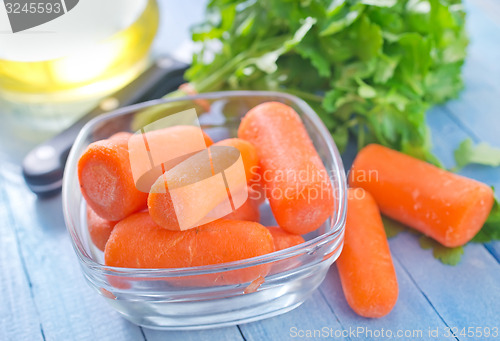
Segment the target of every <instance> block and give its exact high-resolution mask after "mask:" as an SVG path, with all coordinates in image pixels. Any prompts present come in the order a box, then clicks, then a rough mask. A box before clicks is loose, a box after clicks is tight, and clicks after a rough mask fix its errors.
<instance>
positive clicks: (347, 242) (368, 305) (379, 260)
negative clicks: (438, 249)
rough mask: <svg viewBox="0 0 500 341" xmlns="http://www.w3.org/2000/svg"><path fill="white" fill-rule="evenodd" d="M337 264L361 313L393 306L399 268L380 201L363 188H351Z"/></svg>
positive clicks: (381, 313)
mask: <svg viewBox="0 0 500 341" xmlns="http://www.w3.org/2000/svg"><path fill="white" fill-rule="evenodd" d="M359 191H361V193H359ZM337 268H338V271H339V275H340V280H341V282H342V289H343V291H344V295H345V297H346V300H347V303H348V304H349V306H350V307H351V308H352V309H353V310H354V311H355V312H356V313H357V314H358V315H361V316H364V317H382V316H385V315H387V314H388V313H389V312H390V311H391V310H392V308H393V307H394V305H395V304H396V301H397V299H398V291H399V289H398V281H397V278H396V272H395V270H394V265H393V263H392V257H391V252H390V250H389V244H388V242H387V238H386V235H385V231H384V226H383V223H382V218H381V217H380V212H379V210H378V207H377V204H376V203H375V200H374V199H373V197H372V196H371V195H370V193H368V192H366V191H364V190H362V189H356V190H354V189H349V192H348V205H347V221H346V226H345V235H344V248H343V250H342V253H341V254H340V256H339V258H338V260H337Z"/></svg>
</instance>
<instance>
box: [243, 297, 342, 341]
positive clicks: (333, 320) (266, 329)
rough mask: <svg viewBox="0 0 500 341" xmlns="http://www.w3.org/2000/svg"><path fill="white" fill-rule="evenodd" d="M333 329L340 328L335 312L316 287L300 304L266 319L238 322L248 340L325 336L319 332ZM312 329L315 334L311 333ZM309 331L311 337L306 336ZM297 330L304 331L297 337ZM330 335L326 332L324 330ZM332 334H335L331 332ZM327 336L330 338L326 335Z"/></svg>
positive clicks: (336, 338)
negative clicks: (282, 313)
mask: <svg viewBox="0 0 500 341" xmlns="http://www.w3.org/2000/svg"><path fill="white" fill-rule="evenodd" d="M324 328H326V330H327V331H326V332H327V333H332V332H333V333H335V331H342V330H343V328H342V326H341V324H340V323H339V322H338V319H337V316H336V315H335V314H334V312H333V311H332V310H331V309H330V308H329V306H328V304H327V302H326V301H325V298H324V297H323V296H322V295H321V293H320V292H319V290H316V291H315V292H314V293H313V295H312V296H311V298H309V299H308V300H307V301H306V302H304V304H302V305H301V306H300V307H298V308H296V309H294V310H292V311H291V312H288V313H286V314H284V315H280V316H276V317H273V318H270V319H267V320H263V321H257V322H252V323H248V324H244V325H241V326H240V329H241V331H242V333H243V336H244V337H245V340H248V341H253V340H256V341H259V340H273V341H279V340H290V339H294V338H297V339H299V338H303V339H307V340H317V339H325V336H324V335H323V336H321V333H322V332H323V333H324V332H325V329H324ZM315 330H316V334H314V333H315ZM308 331H311V333H312V334H311V335H312V337H306V336H307V334H305V333H307V332H308ZM301 333H304V334H303V335H305V336H302V337H300V335H301ZM327 335H330V334H327ZM333 336H335V334H333ZM330 338H333V337H331V336H330ZM344 339H345V338H343V337H341V336H340V337H335V340H344Z"/></svg>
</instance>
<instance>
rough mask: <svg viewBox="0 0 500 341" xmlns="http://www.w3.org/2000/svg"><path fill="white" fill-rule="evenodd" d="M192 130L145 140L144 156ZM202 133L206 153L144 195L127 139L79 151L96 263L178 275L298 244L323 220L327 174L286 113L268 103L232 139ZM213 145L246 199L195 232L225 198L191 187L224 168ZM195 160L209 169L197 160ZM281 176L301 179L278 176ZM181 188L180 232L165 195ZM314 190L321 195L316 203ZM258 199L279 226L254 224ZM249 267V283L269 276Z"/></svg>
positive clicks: (181, 163)
mask: <svg viewBox="0 0 500 341" xmlns="http://www.w3.org/2000/svg"><path fill="white" fill-rule="evenodd" d="M197 132H198V133H199V130H198V131H197V128H195V127H193V126H174V127H168V128H163V129H160V130H155V131H151V132H147V133H145V137H144V138H145V139H146V140H147V141H148V148H150V149H151V150H153V149H154V148H158V147H162V146H163V148H165V147H168V148H176V146H178V148H180V146H182V147H185V145H186V144H189V143H194V142H193V141H194V140H195V139H196V134H197ZM203 134H204V136H203V139H204V143H205V145H206V146H207V150H208V151H209V153H206V152H200V153H197V154H194V155H187V156H186V158H181V159H179V158H177V159H175V161H176V162H174V163H172V162H170V163H169V164H165V165H163V169H162V174H160V175H159V176H158V177H157V179H156V181H154V183H153V185H152V186H151V187H150V190H149V192H144V191H140V190H139V189H138V188H137V183H135V181H134V177H133V174H132V173H133V168H134V167H131V162H130V155H131V151H130V150H129V148H133V147H131V146H132V145H131V144H129V141H130V140H131V139H133V138H134V135H132V134H130V133H127V132H121V133H118V134H115V135H113V136H111V137H110V138H108V139H106V140H101V141H97V142H94V143H92V144H91V145H89V146H88V148H87V149H86V151H85V152H84V153H83V155H82V156H81V157H80V160H79V163H78V177H79V181H80V188H81V192H82V194H83V196H84V198H85V200H86V202H87V223H88V229H89V234H90V237H91V240H92V241H93V243H94V244H95V245H96V246H97V247H98V248H99V249H101V250H103V251H104V259H105V264H106V265H110V266H117V267H127V268H180V267H192V266H201V265H211V264H218V263H226V262H231V261H237V260H241V259H246V258H251V257H256V256H260V255H264V254H267V253H270V252H273V251H277V250H282V249H285V248H289V247H291V246H295V245H297V244H300V243H303V242H304V239H303V238H302V237H301V235H302V234H306V233H308V232H311V231H314V230H316V229H317V228H318V227H319V226H321V225H322V224H323V223H324V222H325V221H326V219H327V218H328V217H329V216H330V215H331V213H332V212H333V195H332V187H331V184H330V181H329V177H328V174H327V171H326V169H325V167H324V165H323V163H322V161H321V159H320V157H319V156H318V154H317V152H316V150H315V148H314V146H313V144H312V141H311V140H310V138H309V135H308V133H307V131H306V129H305V127H304V125H303V123H302V121H301V119H300V117H299V115H298V114H297V113H296V112H295V111H294V110H293V109H292V108H291V107H289V106H287V105H284V104H282V103H274V102H272V103H271V102H270V103H264V104H261V105H259V106H257V107H255V108H253V109H252V110H250V111H249V112H248V113H247V114H246V116H245V117H244V118H243V120H242V122H241V125H240V127H239V130H238V138H231V139H226V140H222V141H218V142H217V143H215V144H214V142H213V141H212V140H211V138H210V137H209V136H208V135H206V134H205V133H203ZM141 139H142V137H141ZM223 147H232V151H234V150H236V151H237V152H238V151H239V154H240V155H241V159H242V161H243V166H244V173H245V176H246V178H244V179H243V183H244V182H245V180H246V183H247V184H246V186H247V190H248V192H247V193H248V198H247V199H246V201H245V202H244V203H243V204H242V205H241V206H240V207H235V209H234V210H233V211H232V212H231V213H229V214H228V215H226V216H224V217H222V218H220V219H217V220H214V221H211V222H208V223H206V224H199V223H197V222H200V221H203V219H204V217H206V215H207V214H208V213H209V212H210V211H212V210H213V209H214V208H215V207H216V206H217V205H218V204H219V203H220V202H221V201H222V200H223V199H224V198H226V197H227V192H228V191H229V189H227V188H223V190H222V191H221V190H220V188H219V189H218V188H217V187H215V186H210V184H204V185H203V186H199V187H197V186H194V185H195V184H196V182H197V181H198V180H203V179H206V178H209V177H210V176H211V175H214V171H215V172H216V171H217V169H216V168H218V167H219V166H220V167H219V168H224V167H226V166H228V165H229V163H228V162H227V160H228V159H230V157H231V156H232V155H230V154H231V153H232V151H231V150H229V152H228V151H227V149H225V148H223ZM204 158H209V159H210V162H202V161H204ZM145 162H146V161H145ZM214 168H215V170H214ZM287 172H288V173H295V174H300V173H301V172H308V173H309V176H302V177H298V176H290V177H289V178H287V177H283V174H287ZM167 179H168V181H167ZM169 186H170V189H171V190H169ZM182 186H187V187H189V191H186V193H185V195H181V196H179V195H177V197H176V204H177V205H178V206H179V205H180V206H181V207H183V212H182V218H183V220H184V222H185V221H188V222H189V227H191V228H188V229H186V228H185V226H183V225H182V224H180V221H179V214H178V213H179V212H176V211H175V209H174V203H173V200H172V197H171V195H170V193H171V192H172V189H173V187H182ZM226 190H227V191H226ZM310 191H315V194H316V197H317V198H316V199H314V198H313V199H310V198H309V195H308V194H309V192H310ZM319 191H323V192H325V193H324V194H323V195H318V192H319ZM276 193H278V194H276ZM284 193H286V195H285V194H284ZM266 196H267V198H268V200H269V202H270V206H271V209H272V212H273V214H274V216H275V218H276V221H277V223H278V224H279V226H271V227H264V226H262V225H261V224H259V220H260V214H259V206H260V205H261V204H262V203H263V201H264V200H265V197H266ZM322 198H324V199H322ZM179 202H180V203H179ZM259 269H260V272H257V273H255V271H253V275H254V277H253V279H255V278H257V277H259V276H265V275H266V273H267V272H266V271H268V270H269V269H268V268H266V267H261V268H259ZM235 277H236V279H235V281H243V280H248V279H249V276H243V277H241V273H240V274H238V276H235ZM250 279H252V278H250ZM227 282H228V281H227V276H226V281H225V283H227Z"/></svg>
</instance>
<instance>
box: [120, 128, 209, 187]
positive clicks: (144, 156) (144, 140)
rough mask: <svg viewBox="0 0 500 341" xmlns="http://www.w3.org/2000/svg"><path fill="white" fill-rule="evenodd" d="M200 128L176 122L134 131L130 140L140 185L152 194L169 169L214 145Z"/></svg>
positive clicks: (136, 182) (133, 167) (136, 179)
mask: <svg viewBox="0 0 500 341" xmlns="http://www.w3.org/2000/svg"><path fill="white" fill-rule="evenodd" d="M212 144H213V142H212V139H211V138H210V137H209V136H208V135H207V134H206V133H205V132H204V131H202V130H201V129H200V128H199V127H196V126H190V125H175V126H169V127H166V128H162V129H156V130H149V131H146V132H142V133H136V134H134V135H133V136H132V137H131V138H130V140H129V143H128V151H129V157H130V162H131V169H132V176H133V178H134V182H135V184H136V187H137V188H138V189H139V190H140V191H142V192H145V193H148V192H149V191H150V189H151V186H152V185H153V183H154V182H155V181H156V179H158V177H159V176H160V175H161V174H162V173H164V172H165V171H166V170H169V169H171V168H172V167H174V166H176V165H177V164H179V163H180V162H182V161H184V160H186V159H187V158H189V157H191V156H192V155H194V154H196V153H198V152H200V151H202V150H205V149H206V148H207V147H208V146H210V145H212Z"/></svg>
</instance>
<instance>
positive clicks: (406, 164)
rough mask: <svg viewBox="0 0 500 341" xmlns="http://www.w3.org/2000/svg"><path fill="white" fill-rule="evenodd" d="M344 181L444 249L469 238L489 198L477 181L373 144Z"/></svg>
mask: <svg viewBox="0 0 500 341" xmlns="http://www.w3.org/2000/svg"><path fill="white" fill-rule="evenodd" d="M349 183H350V185H351V186H355V187H362V188H364V189H366V190H367V191H369V192H370V193H371V194H372V195H373V197H374V198H375V200H376V202H377V204H378V206H379V207H380V210H381V211H382V213H384V214H386V215H387V216H389V217H391V218H393V219H395V220H397V221H400V222H402V223H404V224H406V225H408V226H410V227H413V228H415V229H416V230H419V231H420V232H422V233H424V234H426V235H428V236H430V237H432V238H434V239H435V240H437V241H438V242H440V243H441V244H443V245H445V246H448V247H455V246H460V245H464V244H465V243H467V242H468V241H470V240H471V239H472V238H473V237H474V236H475V235H476V233H477V232H478V231H479V230H480V229H481V227H482V226H483V224H484V222H485V221H486V219H487V217H488V214H489V212H490V210H491V207H492V205H493V201H494V196H493V191H492V189H491V188H490V187H488V186H487V185H485V184H483V183H481V182H478V181H475V180H472V179H468V178H465V177H462V176H460V175H457V174H453V173H450V172H447V171H445V170H443V169H440V168H438V167H435V166H433V165H431V164H428V163H426V162H423V161H421V160H417V159H415V158H412V157H410V156H407V155H405V154H402V153H400V152H397V151H394V150H391V149H389V148H386V147H383V146H380V145H375V144H372V145H369V146H366V147H365V148H363V149H362V150H361V151H360V152H359V154H358V156H357V157H356V159H355V161H354V164H353V167H352V170H351V174H350V177H349Z"/></svg>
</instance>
